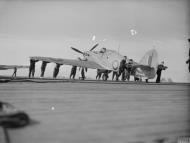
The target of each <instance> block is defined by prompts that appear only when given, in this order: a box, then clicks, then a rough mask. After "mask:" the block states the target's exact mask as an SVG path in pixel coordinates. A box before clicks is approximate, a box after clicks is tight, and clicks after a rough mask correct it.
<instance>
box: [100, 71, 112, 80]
mask: <svg viewBox="0 0 190 143" xmlns="http://www.w3.org/2000/svg"><path fill="white" fill-rule="evenodd" d="M109 72H111V71H109V70H106V71H105V72H104V73H103V76H102V79H103V80H107V79H108V78H109V75H108V74H109Z"/></svg>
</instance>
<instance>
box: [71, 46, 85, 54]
mask: <svg viewBox="0 0 190 143" xmlns="http://www.w3.org/2000/svg"><path fill="white" fill-rule="evenodd" d="M71 49H73V50H74V51H76V52H78V53H81V54H83V55H84V52H81V51H80V50H78V49H76V48H74V47H71Z"/></svg>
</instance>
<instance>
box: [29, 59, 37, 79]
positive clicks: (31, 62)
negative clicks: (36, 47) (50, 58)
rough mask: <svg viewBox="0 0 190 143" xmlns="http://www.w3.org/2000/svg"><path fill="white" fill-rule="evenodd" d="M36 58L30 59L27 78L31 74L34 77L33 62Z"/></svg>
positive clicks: (34, 62)
mask: <svg viewBox="0 0 190 143" xmlns="http://www.w3.org/2000/svg"><path fill="white" fill-rule="evenodd" d="M37 61H38V60H34V59H30V67H29V78H30V77H31V74H32V77H34V74H35V64H36V62H37Z"/></svg>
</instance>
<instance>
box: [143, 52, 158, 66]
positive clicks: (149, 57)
mask: <svg viewBox="0 0 190 143" xmlns="http://www.w3.org/2000/svg"><path fill="white" fill-rule="evenodd" d="M139 63H140V64H142V65H147V66H150V67H152V68H155V69H156V68H157V66H158V53H157V51H156V50H155V49H151V50H149V51H148V52H146V54H145V55H144V56H143V57H142V59H141V60H140V62H139Z"/></svg>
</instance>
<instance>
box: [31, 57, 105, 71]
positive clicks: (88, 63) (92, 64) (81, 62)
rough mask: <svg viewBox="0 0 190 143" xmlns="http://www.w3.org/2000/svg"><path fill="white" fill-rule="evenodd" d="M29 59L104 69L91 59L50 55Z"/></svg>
mask: <svg viewBox="0 0 190 143" xmlns="http://www.w3.org/2000/svg"><path fill="white" fill-rule="evenodd" d="M30 59H33V60H37V61H45V62H49V63H57V64H61V65H72V66H77V67H86V68H91V69H105V68H103V67H102V66H101V65H99V64H97V63H95V62H93V61H85V60H74V59H61V58H52V57H30Z"/></svg>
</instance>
